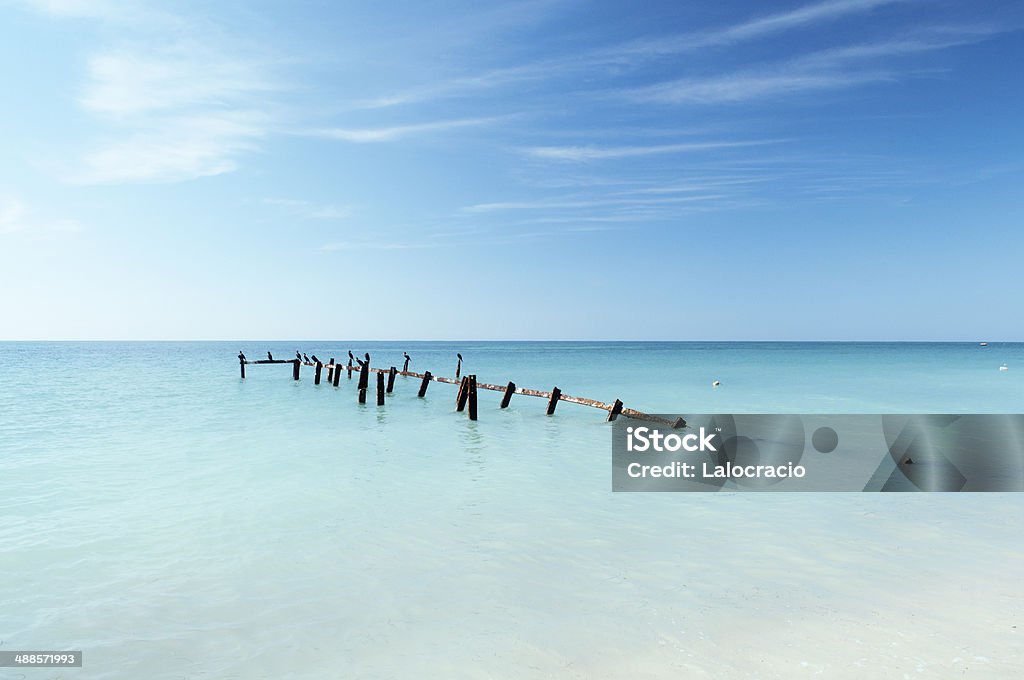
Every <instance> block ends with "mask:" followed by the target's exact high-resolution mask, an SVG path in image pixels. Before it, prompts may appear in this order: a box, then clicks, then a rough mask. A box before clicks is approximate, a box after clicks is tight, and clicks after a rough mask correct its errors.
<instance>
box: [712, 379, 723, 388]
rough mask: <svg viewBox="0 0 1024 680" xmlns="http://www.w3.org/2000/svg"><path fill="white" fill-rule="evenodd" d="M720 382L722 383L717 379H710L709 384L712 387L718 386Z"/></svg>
mask: <svg viewBox="0 0 1024 680" xmlns="http://www.w3.org/2000/svg"><path fill="white" fill-rule="evenodd" d="M721 384H722V383H720V382H719V381H717V380H712V381H711V386H712V387H718V386H719V385H721Z"/></svg>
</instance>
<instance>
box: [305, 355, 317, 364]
mask: <svg viewBox="0 0 1024 680" xmlns="http://www.w3.org/2000/svg"><path fill="white" fill-rule="evenodd" d="M302 360H303V361H305V362H306V363H307V364H308V363H309V355H308V354H303V355H302ZM313 360H314V361H315V360H316V357H313Z"/></svg>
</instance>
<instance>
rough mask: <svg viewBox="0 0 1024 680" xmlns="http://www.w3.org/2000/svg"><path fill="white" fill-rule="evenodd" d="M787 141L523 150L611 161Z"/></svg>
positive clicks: (551, 156)
mask: <svg viewBox="0 0 1024 680" xmlns="http://www.w3.org/2000/svg"><path fill="white" fill-rule="evenodd" d="M780 141H783V140H777V139H776V140H773V139H767V140H754V141H736V142H684V143H680V144H657V145H646V146H644V145H635V146H531V147H526V148H524V149H521V151H522V152H523V153H525V154H527V155H528V156H534V157H536V158H548V159H552V160H562V161H589V160H603V159H608V158H630V157H635V156H652V155H657V154H673V153H693V152H698V151H714V150H720V149H731V148H740V147H748V146H760V145H763V144H774V143H778V142H780Z"/></svg>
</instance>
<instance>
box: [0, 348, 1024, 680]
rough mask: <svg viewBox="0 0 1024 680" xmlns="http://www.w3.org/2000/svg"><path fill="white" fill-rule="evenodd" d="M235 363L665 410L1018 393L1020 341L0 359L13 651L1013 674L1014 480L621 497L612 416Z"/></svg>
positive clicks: (4, 621) (384, 671)
mask: <svg viewBox="0 0 1024 680" xmlns="http://www.w3.org/2000/svg"><path fill="white" fill-rule="evenodd" d="M240 348H241V349H244V350H245V351H246V353H247V355H248V356H249V357H250V358H262V356H263V354H264V353H265V352H266V351H267V349H270V350H272V351H273V352H274V353H275V355H277V356H279V357H280V358H288V357H290V356H292V355H293V353H294V350H295V349H296V348H300V349H301V350H302V351H304V352H307V353H309V354H314V353H315V354H317V355H318V356H320V357H321V358H322V359H326V358H329V357H332V356H333V357H336V358H338V359H341V358H342V357H345V356H347V350H348V349H352V351H354V352H356V353H357V354H362V352H364V351H369V352H370V353H371V355H372V357H373V363H374V365H381V366H388V365H391V364H395V365H398V366H400V365H401V354H402V351H403V350H407V351H409V353H410V354H411V355H412V356H413V364H412V368H413V369H414V370H421V371H422V370H424V369H429V370H431V371H432V372H433V373H435V374H437V375H452V374H453V373H454V354H455V352H456V351H460V352H462V354H463V356H464V357H466V364H465V365H464V369H463V370H464V372H473V373H476V374H477V375H478V376H479V379H480V380H481V381H486V382H494V383H503V382H506V381H507V380H509V379H512V380H515V381H516V383H517V384H518V385H519V386H521V387H533V388H537V389H544V390H547V389H550V388H551V386H553V385H556V384H557V385H558V386H559V387H560V388H561V389H562V390H563V392H565V393H567V394H574V395H579V396H587V397H592V398H596V399H600V400H602V401H612V400H613V399H615V398H621V399H622V400H623V401H624V402H625V403H626V405H627V406H630V407H634V408H639V409H642V410H647V411H660V412H674V411H678V412H818V413H829V412H847V413H855V412H903V413H908V412H979V413H984V412H999V413H1007V412H1017V413H1019V412H1022V408H1024V380H1022V377H1021V376H1024V345H1021V344H993V345H992V346H990V347H988V348H980V347H978V346H977V345H970V344H949V345H932V344H893V345H884V344H838V343H824V344H797V343H785V344H771V343H762V344H759V343H479V342H465V343H401V344H397V343H351V344H349V343H345V342H290V343H253V342H246V343H241V344H240V343H7V344H0V367H2V371H0V545H2V546H3V548H2V552H0V574H2V575H3V578H2V579H0V649H80V650H83V651H84V653H85V657H84V658H85V662H84V667H83V668H82V669H65V670H41V669H36V670H32V671H26V672H25V675H26V677H30V678H64V677H67V678H139V677H149V678H182V677H187V678H322V677H360V678H394V677H411V676H416V677H438V678H452V677H459V678H494V677H500V678H506V677H507V678H551V677H568V678H595V677H607V678H619V677H625V676H628V677H635V678H646V677H649V678H662V677H665V678H668V677H715V678H720V677H763V678H773V677H779V678H799V677H869V676H872V675H876V676H881V677H902V675H903V674H906V675H908V676H910V677H922V678H929V677H932V678H945V677H961V676H965V677H974V676H976V677H986V678H989V677H1018V676H1019V675H1020V674H1022V673H1024V654H1022V645H1021V637H1020V632H1019V629H1018V628H1016V627H1014V626H1019V625H1020V623H1021V622H1020V620H1019V612H1021V611H1022V610H1024V607H1022V605H1024V598H1022V595H1021V594H1020V589H1019V585H1018V584H1019V583H1020V582H1022V581H1024V546H1022V542H1021V539H1020V536H1024V512H1022V511H1024V501H1022V499H1024V497H1022V496H1020V495H1017V494H959V495H956V494H946V495H940V494H934V495H924V494H891V495H889V494H886V495H883V494H758V495H754V494H749V495H744V494H728V493H722V494H707V495H705V494H692V495H690V494H612V493H611V492H610V487H611V466H610V446H609V437H610V434H609V428H608V426H607V424H606V423H604V422H603V420H604V419H603V417H602V416H603V413H602V412H601V411H597V410H593V409H588V408H584V407H579V406H575V405H572V404H564V403H563V404H560V405H559V407H558V412H557V414H556V415H555V417H553V418H548V417H546V416H545V415H544V402H543V400H540V399H534V398H528V397H521V396H516V397H515V398H514V399H513V401H512V407H511V408H510V409H508V410H507V411H501V410H499V409H498V408H497V405H498V401H499V400H500V398H501V395H500V393H497V392H482V393H481V395H480V420H479V421H478V422H475V423H473V422H469V421H468V420H467V419H466V417H465V415H464V414H457V413H455V412H454V408H453V406H454V403H453V402H454V395H455V390H454V387H453V386H450V385H443V384H438V383H433V384H431V386H430V388H429V390H428V393H427V398H426V399H417V398H416V388H417V386H418V381H416V380H415V379H411V378H410V379H404V378H401V377H399V378H398V379H397V384H396V390H395V393H394V395H393V396H392V397H390V398H389V400H388V403H387V405H386V406H385V407H383V408H378V407H377V406H375V405H373V404H370V405H365V406H360V405H358V404H357V403H356V399H355V390H354V384H355V379H353V380H352V381H351V382H350V381H348V380H347V379H345V378H342V381H341V385H340V387H339V388H333V387H331V386H328V385H327V384H326V382H325V384H323V385H320V386H318V387H315V386H313V384H312V377H313V376H312V369H310V368H304V369H303V375H302V380H301V381H299V382H298V383H295V382H293V381H292V380H291V375H290V371H291V367H290V365H275V366H249V367H248V376H249V377H248V378H247V379H246V380H245V381H242V380H240V379H239V377H238V364H237V361H236V359H235V354H236V353H237V351H238V350H239V349H240ZM1003 363H1006V364H1007V365H1008V366H1009V367H1010V370H1008V371H1003V372H1000V371H998V370H997V369H998V367H999V365H1000V364H1003ZM714 379H717V380H720V381H721V383H722V386H721V387H720V388H718V389H712V388H711V386H710V383H711V381H712V380H714ZM370 401H371V402H372V401H373V400H372V397H371V399H370ZM6 670H7V671H9V672H8V674H7V675H4V672H3V669H0V677H18V675H19V671H14V670H12V669H6Z"/></svg>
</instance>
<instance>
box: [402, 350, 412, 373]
mask: <svg viewBox="0 0 1024 680" xmlns="http://www.w3.org/2000/svg"><path fill="white" fill-rule="evenodd" d="M402 356H404V357H405V363H404V364H402V373H408V372H409V360H410V359H411V358H412V357H410V356H409V353H408V352H402Z"/></svg>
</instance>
